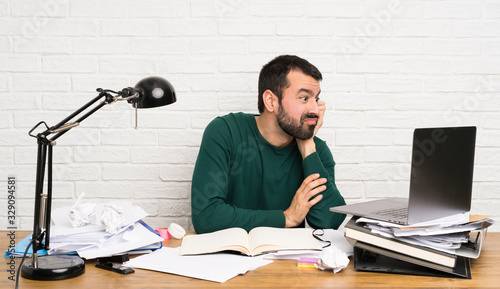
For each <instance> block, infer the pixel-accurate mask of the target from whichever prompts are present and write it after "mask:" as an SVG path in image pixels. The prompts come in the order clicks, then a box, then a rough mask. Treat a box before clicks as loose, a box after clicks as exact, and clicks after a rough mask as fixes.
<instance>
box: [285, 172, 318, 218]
mask: <svg viewBox="0 0 500 289" xmlns="http://www.w3.org/2000/svg"><path fill="white" fill-rule="evenodd" d="M325 183H326V179H324V178H319V174H312V175H310V176H308V177H307V178H305V180H304V181H303V182H302V184H301V186H300V188H299V189H298V190H297V192H295V196H294V197H293V199H292V203H291V204H290V207H288V209H286V210H285V211H284V214H285V219H286V223H285V227H286V228H290V227H297V226H298V225H300V224H301V223H302V222H303V221H304V219H305V218H306V216H307V213H309V209H310V208H311V207H312V206H314V205H315V204H316V203H318V202H319V201H320V200H321V199H322V198H323V195H318V194H319V193H321V192H323V191H324V190H325V189H326V186H325V185H324V184H325Z"/></svg>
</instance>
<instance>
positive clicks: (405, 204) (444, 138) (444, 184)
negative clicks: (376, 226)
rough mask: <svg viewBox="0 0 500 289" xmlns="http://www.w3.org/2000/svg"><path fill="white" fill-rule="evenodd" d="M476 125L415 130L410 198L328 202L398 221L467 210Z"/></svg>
mask: <svg viewBox="0 0 500 289" xmlns="http://www.w3.org/2000/svg"><path fill="white" fill-rule="evenodd" d="M475 146H476V127H474V126H468V127H443V128H417V129H415V131H414V133H413V145H412V159H411V173H410V188H409V198H387V199H381V200H375V201H368V202H363V203H357V204H351V205H344V206H338V207H332V208H330V211H332V212H337V213H344V214H350V215H354V216H362V217H368V218H373V219H378V220H382V221H388V222H392V223H397V224H401V225H412V224H415V223H420V222H425V221H429V220H434V219H438V218H442V217H446V216H451V215H454V214H460V213H465V212H468V211H470V206H471V198H472V176H473V171H474V152H475Z"/></svg>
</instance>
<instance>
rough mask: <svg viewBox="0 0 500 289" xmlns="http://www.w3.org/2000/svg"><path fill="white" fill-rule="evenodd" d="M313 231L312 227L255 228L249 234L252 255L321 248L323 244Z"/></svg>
mask: <svg viewBox="0 0 500 289" xmlns="http://www.w3.org/2000/svg"><path fill="white" fill-rule="evenodd" d="M312 232H313V229H310V228H270V227H258V228H255V229H253V230H251V231H250V233H249V234H248V239H249V243H250V247H249V248H250V252H251V253H252V254H251V255H258V254H260V253H263V252H268V251H278V250H299V249H302V250H309V249H318V250H320V249H321V248H322V247H323V244H322V243H321V242H320V241H319V240H316V239H315V238H314V237H313V235H312Z"/></svg>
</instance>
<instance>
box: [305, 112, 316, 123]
mask: <svg viewBox="0 0 500 289" xmlns="http://www.w3.org/2000/svg"><path fill="white" fill-rule="evenodd" d="M302 122H303V123H305V124H307V125H316V124H317V123H318V116H317V115H315V114H306V115H304V116H302Z"/></svg>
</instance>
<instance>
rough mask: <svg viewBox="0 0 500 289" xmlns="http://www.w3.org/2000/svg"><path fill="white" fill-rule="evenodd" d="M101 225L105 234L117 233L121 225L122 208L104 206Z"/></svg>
mask: <svg viewBox="0 0 500 289" xmlns="http://www.w3.org/2000/svg"><path fill="white" fill-rule="evenodd" d="M101 223H102V224H103V225H104V229H105V231H106V233H110V234H114V233H116V232H118V231H119V230H120V229H121V227H122V223H123V210H122V208H121V207H117V206H113V205H105V206H104V210H103V212H102V217H101Z"/></svg>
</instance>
